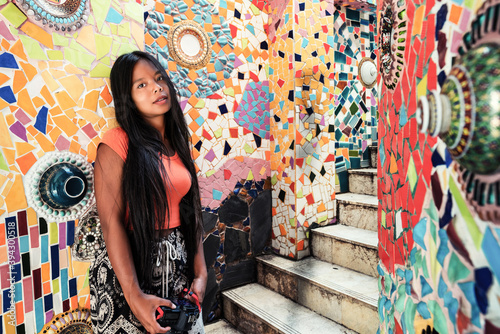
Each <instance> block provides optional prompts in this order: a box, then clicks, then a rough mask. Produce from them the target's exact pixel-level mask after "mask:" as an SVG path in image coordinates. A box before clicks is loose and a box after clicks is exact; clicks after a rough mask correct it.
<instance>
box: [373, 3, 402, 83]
mask: <svg viewBox="0 0 500 334" xmlns="http://www.w3.org/2000/svg"><path fill="white" fill-rule="evenodd" d="M381 13H382V15H380V25H379V27H380V34H379V35H380V39H379V44H380V74H381V75H382V78H383V79H384V84H385V86H386V87H387V88H388V89H390V90H394V89H395V88H396V85H397V84H398V82H399V80H400V79H401V75H402V73H403V69H404V67H405V59H404V53H405V43H406V32H407V27H406V2H405V1H404V0H385V1H384V3H383V5H382V10H381Z"/></svg>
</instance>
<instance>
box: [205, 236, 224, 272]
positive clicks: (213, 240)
mask: <svg viewBox="0 0 500 334" xmlns="http://www.w3.org/2000/svg"><path fill="white" fill-rule="evenodd" d="M219 247H220V237H219V236H216V235H213V234H210V235H209V236H208V237H207V238H206V239H205V241H203V252H204V253H205V263H206V264H207V268H210V267H212V266H213V265H214V263H215V259H216V258H217V251H218V250H219Z"/></svg>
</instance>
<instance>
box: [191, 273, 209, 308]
mask: <svg viewBox="0 0 500 334" xmlns="http://www.w3.org/2000/svg"><path fill="white" fill-rule="evenodd" d="M206 287H207V279H206V277H198V278H195V279H194V280H193V283H192V284H191V291H193V293H194V294H195V295H196V296H197V297H198V301H199V302H200V305H201V304H202V303H203V298H204V297H205V289H206ZM187 298H188V299H189V300H190V301H191V302H192V303H194V304H196V300H195V298H193V296H189V295H188V296H187Z"/></svg>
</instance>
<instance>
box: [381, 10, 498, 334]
mask: <svg viewBox="0 0 500 334" xmlns="http://www.w3.org/2000/svg"><path fill="white" fill-rule="evenodd" d="M483 4H484V5H485V6H491V10H490V11H488V13H490V14H488V15H489V16H488V15H486V16H483V17H482V18H479V19H477V21H476V13H478V11H479V12H481V11H482V12H484V11H485V7H483V8H481V6H482V5H483ZM389 5H390V9H389ZM495 6H496V7H495ZM498 8H499V7H498V2H495V1H489V2H483V1H440V2H435V1H433V0H432V1H431V0H427V1H423V2H422V1H407V2H397V1H393V2H391V1H385V2H380V3H379V4H378V8H377V9H378V18H379V22H381V24H380V26H379V28H380V32H381V33H380V34H379V43H380V47H381V54H380V59H381V68H380V70H381V71H382V72H384V77H383V78H381V79H380V84H381V85H382V86H383V88H382V90H381V98H380V119H379V126H378V132H379V138H380V139H379V162H380V163H379V166H378V175H379V176H380V178H379V182H378V189H379V196H378V197H379V202H380V206H379V221H380V227H379V240H380V246H379V255H380V259H381V263H380V266H379V274H380V275H381V277H380V281H379V288H380V299H379V316H380V323H381V326H380V332H381V333H393V332H396V333H423V332H427V333H428V332H429V330H435V331H436V332H438V333H481V332H484V333H498V332H499V331H500V285H499V281H500V275H499V273H500V263H499V262H498V254H499V252H500V230H499V228H498V226H499V223H500V220H499V218H498V217H499V216H498V211H499V210H500V202H499V201H498V198H499V197H498V190H496V189H498V182H499V180H500V175H499V174H498V170H497V172H496V173H495V164H496V168H498V159H496V160H495V159H490V160H489V161H490V162H489V163H488V164H489V166H491V167H492V168H493V171H491V170H490V171H488V173H487V174H488V175H480V174H485V172H484V170H483V169H482V167H481V166H486V165H484V164H478V163H475V164H474V163H472V164H471V165H469V166H467V167H464V166H463V163H464V161H465V160H464V159H457V158H452V154H453V150H451V149H448V148H447V147H446V145H449V144H446V142H445V141H443V140H442V139H439V138H437V137H431V136H429V135H426V134H423V133H419V132H418V130H419V128H421V127H422V126H423V125H422V118H421V116H419V119H418V122H417V114H418V115H421V113H420V111H422V108H423V107H422V105H421V104H418V101H419V99H421V98H424V97H425V96H426V95H427V94H429V93H430V92H431V91H433V90H437V91H438V92H439V91H441V92H442V93H443V92H445V91H446V87H445V85H446V82H447V81H446V78H447V76H449V74H450V71H451V68H452V64H454V63H455V64H457V63H458V62H462V61H463V60H461V57H462V56H461V55H460V54H461V53H460V52H461V51H463V47H462V50H461V45H462V39H464V41H465V43H464V44H465V45H467V47H465V51H467V49H471V48H472V49H473V48H474V44H475V45H476V46H477V45H478V44H479V43H480V42H481V40H482V39H483V40H484V39H488V38H489V40H490V41H491V40H495V41H496V42H497V43H498V40H499V37H500V36H499V34H498V25H497V24H498V21H497V20H496V19H495V20H492V17H493V16H491V13H493V12H494V11H496V12H498ZM384 22H385V23H384ZM473 22H475V23H473ZM485 22H487V23H485ZM491 27H493V28H491ZM495 27H496V28H495ZM495 29H496V31H497V32H496V35H495V32H493V35H492V34H491V31H495ZM391 30H394V31H391ZM471 31H474V33H471ZM394 36H396V37H394ZM472 36H474V37H473V38H471V37H472ZM391 39H392V43H391ZM384 44H386V45H387V47H386V46H385V45H384ZM391 44H392V45H391ZM496 48H497V49H496V50H497V51H496V55H493V57H496V58H493V59H492V58H488V57H491V56H492V55H491V54H487V53H486V52H485V53H479V54H478V53H477V52H476V57H478V58H481V60H480V61H479V63H478V64H477V65H476V66H472V67H467V71H470V74H468V75H470V76H472V77H473V78H474V79H473V80H472V81H470V82H473V83H474V85H475V88H476V90H475V94H476V95H475V96H476V97H477V100H476V101H475V102H474V103H476V102H477V113H478V114H477V115H478V116H477V118H475V120H476V125H477V127H476V128H475V129H474V131H476V134H475V136H476V137H475V138H474V139H472V141H469V142H468V143H470V145H478V144H479V147H480V148H478V149H474V150H470V151H469V152H468V153H467V154H468V155H470V154H474V153H475V151H477V150H484V154H495V152H497V153H498V124H499V121H500V120H499V116H498V113H499V110H498V106H495V105H492V106H491V109H490V111H491V116H492V117H493V118H492V119H491V122H488V124H486V125H483V124H481V123H480V122H478V120H480V117H483V116H481V115H485V114H487V112H486V113H485V110H486V111H488V108H487V109H481V108H483V106H482V103H483V102H484V103H486V104H487V102H488V101H490V98H488V97H487V98H485V96H484V94H483V92H482V91H486V92H493V93H492V94H498V83H494V81H495V80H496V81H498V44H497V46H496ZM481 52H484V50H482V51H481ZM464 59H465V58H464ZM481 63H482V64H481ZM495 66H496V69H495ZM495 71H496V72H495ZM495 73H496V74H495ZM462 77H463V76H462ZM489 78H493V79H489ZM453 80H454V79H453ZM453 80H452V81H453ZM476 80H478V81H476ZM479 80H486V82H487V81H488V80H491V84H486V85H484V84H483V86H481V87H482V88H481V89H479V90H478V89H477V88H478V87H479V86H478V85H479V82H480V81H479ZM453 82H455V81H453ZM457 82H458V81H457ZM447 85H450V83H448V84H447ZM460 85H462V82H460ZM495 85H496V86H495ZM491 86H493V87H494V88H493V89H492V90H491V89H489V88H488V87H491ZM461 87H463V92H466V89H467V84H464V85H462V86H461ZM495 89H496V92H494V90H495ZM461 91H462V90H461ZM493 96H494V95H493ZM469 97H470V95H469V94H468V93H467V94H465V93H460V94H456V95H454V96H453V103H450V107H448V108H449V109H448V110H450V109H451V110H455V108H456V106H460V105H461V104H460V102H459V101H460V99H464V98H465V99H466V100H467V99H468V98H469ZM479 97H481V98H479ZM495 99H496V98H494V100H495ZM429 101H431V100H430V99H429ZM491 101H493V100H491ZM457 102H458V104H457ZM439 103H441V102H440V101H439ZM417 105H419V106H420V109H418V112H417ZM436 105H437V104H436ZM462 105H463V106H464V108H465V109H464V110H465V111H466V112H468V111H469V110H470V109H468V108H469V107H470V106H471V105H470V104H468V105H467V104H462ZM430 107H431V108H434V106H430ZM443 110H445V109H443ZM488 112H489V111H488ZM481 113H484V114H481ZM495 115H496V116H495ZM453 117H456V116H455V115H454V116H453ZM473 118H474V116H473ZM448 119H450V118H448ZM457 119H458V118H457ZM435 121H436V119H433V120H429V122H430V123H433V122H434V123H435ZM419 122H420V125H419ZM454 122H455V121H454V120H452V122H451V124H452V125H453V124H454ZM463 124H464V125H466V124H467V122H463ZM443 126H444V125H443ZM484 126H486V128H488V130H487V131H484V130H483V129H482V127H484ZM438 128H439V126H438ZM438 132H439V131H438ZM469 133H470V132H467V131H464V132H463V135H468V134H469ZM487 134H491V135H492V136H496V137H497V139H496V141H497V145H496V146H495V141H494V140H493V145H492V146H486V145H489V143H490V142H489V141H487V140H483V141H479V142H477V141H476V140H477V136H484V138H485V139H489V138H488V137H487V136H486V135H487ZM471 136H472V135H471ZM464 142H465V141H464ZM467 145H469V144H467ZM471 147H472V146H471ZM450 152H451V153H450ZM477 161H479V160H477ZM477 171H479V172H477Z"/></svg>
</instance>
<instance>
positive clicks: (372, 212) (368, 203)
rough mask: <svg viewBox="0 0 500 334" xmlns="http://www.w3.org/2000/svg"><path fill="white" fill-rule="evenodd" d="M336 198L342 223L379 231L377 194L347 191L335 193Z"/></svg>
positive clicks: (338, 217) (338, 218) (339, 219)
mask: <svg viewBox="0 0 500 334" xmlns="http://www.w3.org/2000/svg"><path fill="white" fill-rule="evenodd" d="M335 199H336V200H337V220H338V221H339V223H340V224H344V225H349V226H353V227H358V228H362V229H365V230H369V231H374V232H377V228H378V222H377V210H378V199H377V196H373V195H362V194H353V193H345V194H337V195H335Z"/></svg>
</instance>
